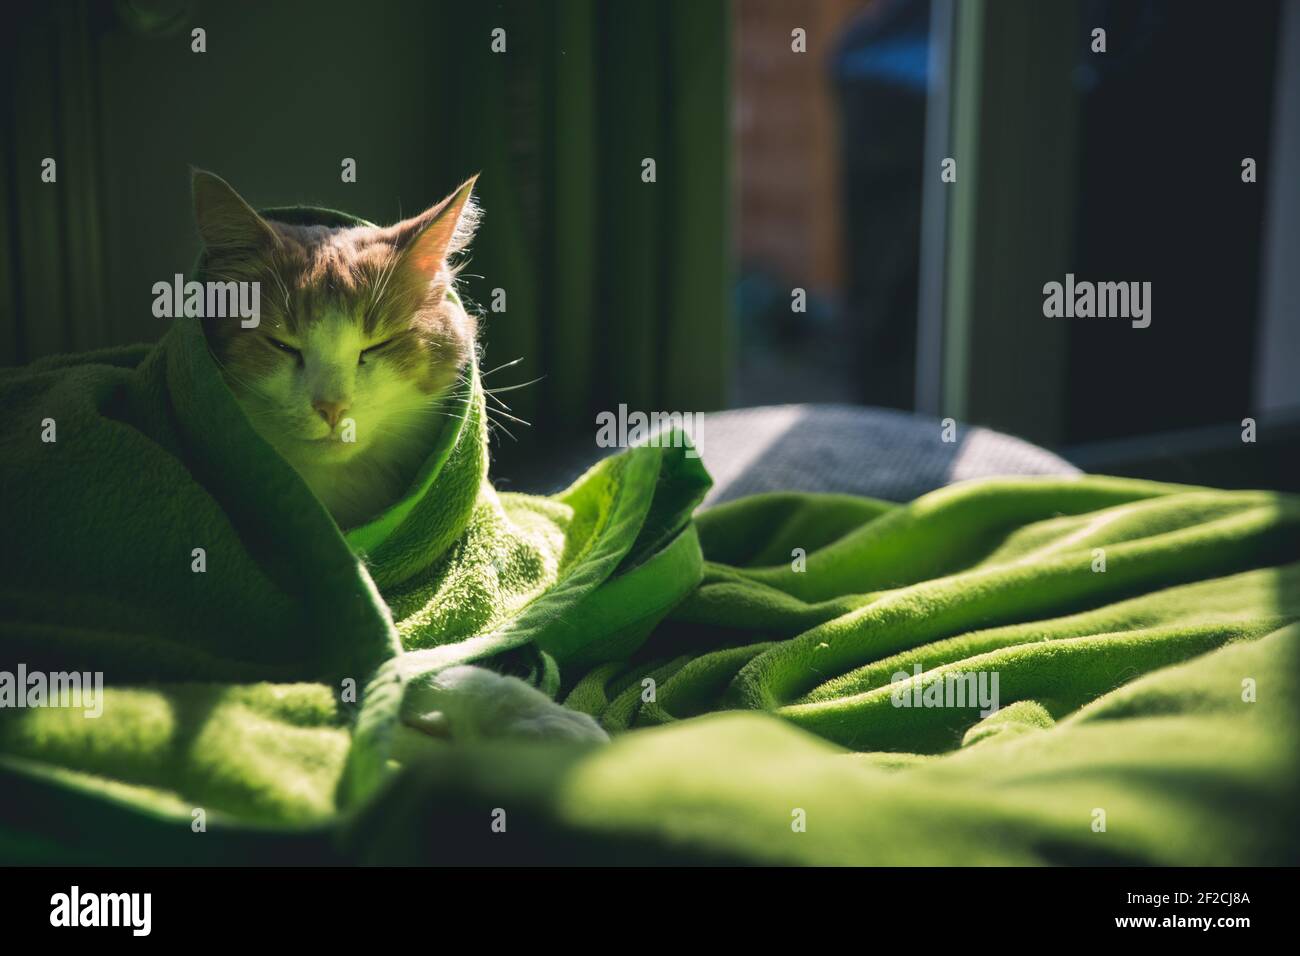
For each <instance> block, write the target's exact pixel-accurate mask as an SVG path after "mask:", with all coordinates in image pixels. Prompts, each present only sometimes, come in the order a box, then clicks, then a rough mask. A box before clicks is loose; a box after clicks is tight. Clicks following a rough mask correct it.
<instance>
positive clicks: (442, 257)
mask: <svg viewBox="0 0 1300 956" xmlns="http://www.w3.org/2000/svg"><path fill="white" fill-rule="evenodd" d="M476 182H478V176H477V175H474V176H471V177H470V178H469V179H467V180H465V182H463V183H461V185H460V187H459V188H457V190H456V191H455V192H454V193H452V194H451V195H450V196H448V197H447V198H446V199H444V200H443V201H442V202H440V203H438V204H437V205H436V206H431V207H430V208H428V209H426V210H425V211H424V212H422V213H420V215H418V216H414V217H412V218H411V219H405V220H403V221H402V222H399V223H398V224H397V225H395V226H393V227H392V229H393V232H394V233H395V238H394V242H395V243H396V245H397V247H398V248H399V249H401V250H402V258H403V260H404V262H405V263H406V264H407V265H409V266H410V267H411V268H413V269H416V270H418V271H419V272H420V273H422V274H423V275H426V276H428V278H430V279H433V278H435V277H437V275H438V274H439V273H440V272H442V271H443V269H444V268H446V263H447V257H448V256H450V255H452V254H454V253H457V252H460V251H461V250H462V249H464V248H465V247H466V246H467V245H469V241H470V240H471V239H472V238H474V230H475V229H476V228H478V221H479V208H478V204H477V203H475V202H474V198H473V193H474V184H475V183H476Z"/></svg>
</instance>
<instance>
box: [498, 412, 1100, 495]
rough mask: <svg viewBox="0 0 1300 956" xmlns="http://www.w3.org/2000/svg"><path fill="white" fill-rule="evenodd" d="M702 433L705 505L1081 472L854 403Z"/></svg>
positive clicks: (716, 423) (555, 476) (727, 421)
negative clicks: (948, 437) (767, 495)
mask: <svg viewBox="0 0 1300 956" xmlns="http://www.w3.org/2000/svg"><path fill="white" fill-rule="evenodd" d="M703 421H704V424H703V426H702V427H701V428H700V429H699V431H698V434H697V436H696V437H697V444H698V446H699V449H700V457H701V458H702V459H703V461H704V464H705V466H706V467H707V468H708V469H709V473H710V474H711V475H712V476H713V489H712V490H711V491H710V492H709V496H708V498H706V499H705V504H706V505H710V504H718V503H719V502H723V501H730V500H731V499H733V498H740V497H742V496H744V495H752V494H756V493H758V492H764V491H833V492H842V493H847V494H858V495H869V496H871V497H874V498H884V499H886V500H889V501H910V500H911V499H913V498H915V497H917V496H918V495H922V494H925V493H926V492H927V491H933V490H934V489H935V488H940V487H942V486H943V485H947V484H951V483H953V482H955V481H964V480H967V479H970V478H984V477H990V476H993V475H1073V474H1078V473H1079V470H1078V469H1077V468H1075V467H1074V466H1073V465H1071V464H1070V463H1069V462H1067V461H1066V460H1065V459H1063V458H1060V457H1059V456H1057V455H1054V454H1052V453H1051V452H1049V451H1046V450H1045V449H1042V448H1039V447H1038V446H1037V445H1031V444H1030V443H1029V442H1026V441H1022V440H1021V439H1019V438H1013V437H1011V436H1010V435H1004V434H1002V433H1000V432H995V431H990V430H989V429H986V428H978V427H975V426H968V425H960V424H959V425H958V426H957V429H956V440H955V441H953V442H945V441H943V440H942V426H941V425H940V423H939V421H938V420H937V419H933V418H926V417H923V416H919V415H912V414H910V413H907V412H899V411H894V410H891V409H882V408H861V407H857V406H852V405H770V406H765V407H761V408H740V409H735V410H733V411H727V412H712V413H709V414H706V415H705V416H704V417H703ZM614 451H617V449H602V448H596V447H594V437H593V443H592V445H591V446H587V447H584V446H576V447H574V448H571V449H569V450H568V452H567V453H566V454H560V455H552V456H550V457H549V458H548V460H547V461H544V462H539V463H537V465H536V466H535V467H534V468H532V469H530V470H527V471H524V472H520V473H518V474H517V475H515V476H514V477H515V480H514V481H513V482H510V481H507V482H505V483H504V484H505V486H506V487H508V488H515V489H517V490H521V491H533V492H543V493H550V492H553V491H556V490H558V489H560V488H563V487H564V486H565V485H567V484H568V483H569V482H570V481H572V480H573V479H574V478H576V477H577V476H578V475H580V474H582V472H583V471H584V470H585V469H586V468H588V467H589V466H590V465H592V464H593V463H594V462H596V461H598V460H599V459H600V458H602V457H604V456H605V455H607V454H611V453H613V452H614Z"/></svg>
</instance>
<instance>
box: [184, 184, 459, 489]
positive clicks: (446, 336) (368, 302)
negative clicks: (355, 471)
mask: <svg viewBox="0 0 1300 956" xmlns="http://www.w3.org/2000/svg"><path fill="white" fill-rule="evenodd" d="M473 187H474V180H473V179H471V180H469V181H468V182H466V183H464V184H463V185H461V186H460V188H458V189H457V190H456V191H455V192H453V193H452V194H451V195H450V196H448V197H447V198H446V199H444V200H443V201H442V202H440V203H438V204H437V205H435V206H432V207H430V208H429V209H427V210H425V211H424V212H423V213H421V214H420V215H418V216H414V217H412V218H410V219H405V220H403V221H401V222H399V223H397V224H396V225H392V226H387V227H378V226H350V227H328V226H323V225H293V224H290V223H286V222H277V221H275V220H274V219H273V218H268V217H264V216H261V215H259V214H258V213H257V212H255V211H254V210H253V208H252V207H251V206H250V205H249V204H248V203H246V202H245V201H244V200H243V199H242V198H241V197H240V196H239V194H238V193H236V192H235V190H234V189H232V188H231V187H230V185H229V184H227V183H226V182H225V181H224V180H223V179H221V178H220V177H218V176H215V175H213V174H211V173H208V172H204V171H202V170H195V171H194V174H193V194H194V218H195V220H196V222H197V225H198V229H199V234H200V236H201V237H202V239H203V243H204V247H205V252H204V260H203V273H204V274H203V276H202V278H204V279H206V280H211V281H236V282H258V283H260V310H261V312H260V321H259V322H258V324H257V325H256V327H255V328H245V327H243V325H242V324H241V322H240V321H239V320H238V319H235V320H231V319H207V320H205V321H204V323H203V325H204V329H205V333H206V335H207V340H208V344H209V348H210V350H211V352H212V354H213V355H214V356H215V358H216V360H217V362H218V364H219V365H220V367H221V369H222V373H223V375H224V376H225V379H226V382H227V384H228V385H229V386H230V388H231V391H232V392H233V393H234V394H235V396H236V398H237V399H238V400H239V402H240V405H241V406H242V407H243V409H244V411H245V412H246V413H247V415H248V418H249V420H250V422H251V423H252V425H253V427H254V428H255V429H256V430H257V432H258V433H259V434H261V435H262V437H263V438H265V439H266V440H267V441H269V442H270V444H271V445H272V446H273V447H274V448H275V449H276V450H277V451H279V452H280V453H281V454H282V455H283V456H284V457H285V458H286V459H288V460H289V462H290V463H291V464H293V465H295V466H296V467H298V468H299V470H300V471H309V470H311V469H313V468H326V467H328V466H329V465H331V464H336V463H344V462H347V461H349V460H353V459H355V458H356V457H357V456H363V455H365V454H366V453H367V452H368V451H370V450H372V449H375V448H377V447H380V446H385V445H389V446H391V445H401V444H411V443H416V442H420V441H423V440H427V438H428V436H427V435H418V434H414V433H413V432H414V431H416V430H417V429H425V430H427V427H428V422H429V421H430V420H431V418H430V416H429V415H428V414H422V413H423V412H426V411H428V410H429V409H430V408H432V407H435V406H437V405H438V404H439V402H440V400H441V399H444V398H445V397H446V395H447V392H448V390H449V389H450V387H451V386H452V385H453V384H454V383H455V382H456V379H457V376H458V375H460V374H462V372H463V370H464V368H465V366H466V364H467V363H468V362H469V361H470V360H471V358H472V357H473V354H474V337H475V321H474V318H473V317H472V316H471V315H469V314H468V313H466V311H465V310H464V309H463V308H462V307H461V305H460V303H459V301H458V299H456V298H455V297H454V296H450V295H449V294H448V293H449V291H450V289H451V284H452V282H453V280H454V277H455V267H454V266H453V265H452V264H451V263H450V262H449V257H452V256H454V255H455V254H456V253H458V252H460V251H461V250H463V249H464V248H465V246H466V244H467V243H468V242H469V240H470V238H471V236H472V234H473V231H474V227H475V226H476V225H477V220H478V210H477V207H476V206H475V204H474V202H473V200H472V198H471V193H472V191H473Z"/></svg>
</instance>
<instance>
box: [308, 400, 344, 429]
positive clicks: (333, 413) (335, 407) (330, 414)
mask: <svg viewBox="0 0 1300 956" xmlns="http://www.w3.org/2000/svg"><path fill="white" fill-rule="evenodd" d="M311 407H312V408H314V409H316V411H317V412H318V413H319V414H320V417H321V418H323V419H325V421H327V422H329V423H330V428H333V427H334V426H336V425H337V424H338V423H339V419H340V418H342V417H343V413H344V412H346V411H347V410H348V406H347V403H346V402H327V401H325V400H324V399H320V398H318V399H316V400H315V401H314V402H312V403H311Z"/></svg>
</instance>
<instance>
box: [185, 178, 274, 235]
mask: <svg viewBox="0 0 1300 956" xmlns="http://www.w3.org/2000/svg"><path fill="white" fill-rule="evenodd" d="M190 191H191V192H192V194H193V196H194V222H195V224H196V225H197V226H198V227H199V236H200V237H201V238H202V239H203V245H204V246H206V247H207V248H208V249H209V250H212V251H236V250H247V251H253V250H256V249H261V248H265V247H267V246H276V245H278V244H279V242H280V238H279V236H277V235H276V233H275V230H274V229H272V228H271V226H270V224H268V223H267V221H266V220H265V219H263V218H262V217H261V216H259V215H258V214H257V212H256V211H255V210H254V209H253V207H252V206H250V205H249V204H248V203H246V202H244V199H243V197H242V196H240V195H239V193H237V192H235V190H234V189H233V188H232V187H231V185H230V183H228V182H226V181H225V180H224V179H222V178H221V177H220V176H218V175H216V174H215V173H210V172H208V171H207V170H204V169H191V170H190Z"/></svg>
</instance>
